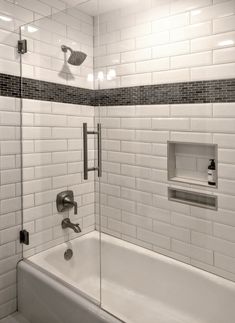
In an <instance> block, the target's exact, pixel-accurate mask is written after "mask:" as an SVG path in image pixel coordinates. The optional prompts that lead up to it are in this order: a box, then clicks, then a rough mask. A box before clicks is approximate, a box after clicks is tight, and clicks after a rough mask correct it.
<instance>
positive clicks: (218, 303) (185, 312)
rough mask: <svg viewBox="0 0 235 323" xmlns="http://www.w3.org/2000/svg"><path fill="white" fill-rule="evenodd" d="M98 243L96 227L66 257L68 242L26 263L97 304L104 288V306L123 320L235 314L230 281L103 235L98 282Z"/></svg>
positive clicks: (195, 320)
mask: <svg viewBox="0 0 235 323" xmlns="http://www.w3.org/2000/svg"><path fill="white" fill-rule="evenodd" d="M99 243H100V242H99V233H98V232H96V231H94V232H92V233H89V234H87V235H84V236H82V237H80V238H77V239H75V240H73V242H72V243H71V244H70V247H71V248H72V249H73V250H74V256H73V258H72V259H71V260H70V261H65V260H64V259H63V261H58V260H59V259H60V258H61V257H63V252H64V250H65V249H66V248H67V244H63V245H60V246H57V247H54V248H52V249H50V250H47V251H45V252H43V253H41V254H38V255H35V256H33V257H31V258H29V261H30V262H32V263H33V264H36V265H37V266H39V267H41V268H44V270H47V271H50V272H52V273H53V275H55V276H56V277H57V278H59V279H60V280H61V281H62V282H64V283H67V284H69V285H70V286H73V287H76V288H77V291H78V292H79V291H80V292H82V293H84V295H87V296H88V297H90V299H93V300H94V301H96V302H97V303H98V301H99V297H100V292H101V291H102V292H101V301H102V307H103V309H105V310H106V311H108V312H110V313H111V314H113V315H115V316H116V317H118V318H120V319H122V320H123V321H125V322H137V323H143V322H151V323H152V322H153V323H154V322H157V321H158V320H159V321H160V322H161V323H169V322H171V323H180V322H181V323H182V322H184V323H208V322H210V321H211V320H212V321H211V322H213V323H217V322H218V323H220V322H222V320H224V321H223V322H229V320H231V318H232V317H234V315H235V311H234V307H233V304H234V301H235V284H233V283H232V282H231V283H230V282H227V281H226V280H225V279H223V278H219V277H216V276H215V275H213V274H209V273H205V272H203V271H202V270H200V269H196V268H193V267H191V266H189V265H186V264H182V263H180V262H178V261H176V260H173V259H169V258H167V257H165V256H161V255H157V254H155V253H154V252H152V251H148V250H145V249H144V248H141V247H138V246H135V245H132V244H131V243H128V242H124V241H122V240H120V239H117V238H115V237H111V236H108V235H106V234H102V237H101V244H102V250H103V253H102V255H103V259H102V265H101V273H102V280H101V286H100V280H99V277H100V275H99V274H100V271H99V270H100V268H99V267H98V266H96V264H97V263H98V262H97V259H96V258H97V257H98V256H99ZM100 287H101V289H100ZM224 311H225V312H226V315H225V314H224Z"/></svg>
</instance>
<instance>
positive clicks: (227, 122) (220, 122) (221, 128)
mask: <svg viewBox="0 0 235 323" xmlns="http://www.w3.org/2000/svg"><path fill="white" fill-rule="evenodd" d="M191 129H192V131H202V132H227V133H232V132H234V130H235V124H234V120H233V119H231V118H230V119H222V118H217V119H206V118H204V119H202V118H201V119H197V118H195V119H192V120H191Z"/></svg>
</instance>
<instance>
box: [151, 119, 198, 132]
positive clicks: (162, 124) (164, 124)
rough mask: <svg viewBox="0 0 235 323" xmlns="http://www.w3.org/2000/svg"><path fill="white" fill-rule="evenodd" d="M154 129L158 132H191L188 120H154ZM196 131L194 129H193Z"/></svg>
mask: <svg viewBox="0 0 235 323" xmlns="http://www.w3.org/2000/svg"><path fill="white" fill-rule="evenodd" d="M152 128H153V129H156V130H181V131H184V130H189V129H190V122H189V119H186V118H177V119H173V118H168V119H162V118H158V119H152ZM192 130H194V129H192Z"/></svg>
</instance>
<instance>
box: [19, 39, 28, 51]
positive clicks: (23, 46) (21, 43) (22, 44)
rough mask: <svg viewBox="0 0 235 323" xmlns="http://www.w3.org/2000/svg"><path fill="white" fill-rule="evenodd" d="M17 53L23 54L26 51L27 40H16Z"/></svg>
mask: <svg viewBox="0 0 235 323" xmlns="http://www.w3.org/2000/svg"><path fill="white" fill-rule="evenodd" d="M17 48H18V53H19V54H25V53H27V51H28V48H27V40H26V39H22V40H18V46H17Z"/></svg>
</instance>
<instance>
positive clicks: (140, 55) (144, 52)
mask: <svg viewBox="0 0 235 323" xmlns="http://www.w3.org/2000/svg"><path fill="white" fill-rule="evenodd" d="M147 59H151V49H150V48H145V49H138V50H135V51H128V52H125V53H122V54H121V62H122V63H130V62H137V61H143V60H147Z"/></svg>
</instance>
